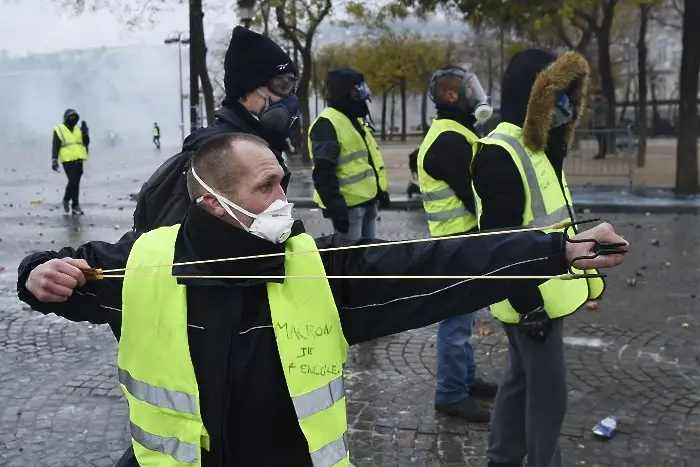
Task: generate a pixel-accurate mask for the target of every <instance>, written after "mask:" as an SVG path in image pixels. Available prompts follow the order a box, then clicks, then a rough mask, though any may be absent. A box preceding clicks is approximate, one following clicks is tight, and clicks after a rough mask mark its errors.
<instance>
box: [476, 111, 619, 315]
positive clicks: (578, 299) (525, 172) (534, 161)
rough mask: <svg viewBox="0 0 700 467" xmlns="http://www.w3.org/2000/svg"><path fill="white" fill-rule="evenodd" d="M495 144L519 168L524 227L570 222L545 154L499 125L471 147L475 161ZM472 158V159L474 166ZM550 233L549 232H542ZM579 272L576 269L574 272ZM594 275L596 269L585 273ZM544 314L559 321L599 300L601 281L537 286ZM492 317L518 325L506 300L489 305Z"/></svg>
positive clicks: (565, 191)
mask: <svg viewBox="0 0 700 467" xmlns="http://www.w3.org/2000/svg"><path fill="white" fill-rule="evenodd" d="M484 144H494V145H497V146H501V147H502V148H503V149H505V150H506V151H508V154H510V156H511V158H512V159H513V162H514V163H515V165H516V166H517V167H518V171H519V172H520V176H521V177H522V181H523V186H524V187H525V212H524V213H523V226H528V227H546V226H548V225H552V224H555V223H557V222H563V221H571V220H573V218H572V215H573V207H572V203H571V193H569V187H568V185H567V183H566V177H565V176H564V174H563V173H562V183H561V185H560V184H559V179H558V178H557V174H556V173H555V171H554V167H552V164H551V163H550V162H549V159H548V158H547V155H546V154H545V153H544V151H539V152H534V151H531V150H530V149H528V148H527V147H526V146H525V144H523V139H522V130H521V128H519V127H517V126H515V125H512V124H510V123H506V122H503V123H500V124H499V125H498V126H497V127H496V129H495V130H494V131H493V132H491V133H490V134H489V135H488V136H486V137H484V138H481V139H479V140H478V141H477V142H476V143H475V144H474V146H473V150H474V158H476V157H477V155H478V154H479V149H480V145H484ZM473 161H474V159H472V163H473ZM474 198H475V201H476V208H477V217H478V218H479V222H481V212H482V209H481V199H480V198H479V194H478V193H477V192H476V190H474ZM545 231H546V232H551V231H552V230H551V229H550V230H545ZM575 271H577V272H581V271H579V270H575ZM588 272H591V273H595V272H596V271H595V270H591V271H588ZM539 289H540V293H541V294H542V298H543V300H544V307H545V310H546V311H547V315H549V316H550V317H551V318H560V317H562V316H567V315H570V314H572V313H574V312H576V311H577V310H578V309H579V308H580V307H581V306H582V305H583V304H584V303H586V301H587V300H595V299H598V298H600V296H601V295H602V294H603V292H604V290H605V281H603V279H601V278H594V279H575V280H568V281H567V280H559V279H555V280H549V281H547V282H545V283H543V284H542V285H540V286H539ZM491 313H492V314H493V316H494V317H495V318H496V319H498V320H499V321H501V322H504V323H517V322H519V321H520V315H519V313H518V312H517V311H515V309H514V308H513V307H512V306H511V304H510V302H509V301H508V300H504V301H502V302H498V303H496V304H494V305H491Z"/></svg>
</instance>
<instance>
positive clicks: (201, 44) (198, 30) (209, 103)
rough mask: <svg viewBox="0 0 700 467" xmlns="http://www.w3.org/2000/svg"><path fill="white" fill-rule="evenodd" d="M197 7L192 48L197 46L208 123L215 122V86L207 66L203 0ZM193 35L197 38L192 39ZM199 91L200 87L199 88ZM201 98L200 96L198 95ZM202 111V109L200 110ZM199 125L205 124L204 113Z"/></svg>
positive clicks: (192, 30) (198, 0) (196, 56)
mask: <svg viewBox="0 0 700 467" xmlns="http://www.w3.org/2000/svg"><path fill="white" fill-rule="evenodd" d="M195 3H196V5H195V8H197V9H198V10H199V12H198V13H197V15H196V17H195V22H194V23H193V25H191V27H192V26H194V29H190V50H191V49H192V47H195V49H196V50H195V58H196V60H197V75H198V78H199V80H200V81H201V83H202V95H203V96H204V108H205V109H206V112H207V125H211V124H212V123H214V107H215V104H214V87H213V86H212V84H211V79H210V78H209V69H208V68H207V44H206V39H205V38H204V12H202V0H197V1H196V2H195ZM192 37H195V40H194V41H192ZM197 91H199V89H197ZM198 100H199V97H198ZM200 113H202V112H201V110H200ZM199 117H200V120H199V122H198V123H199V125H203V122H204V115H200V116H199Z"/></svg>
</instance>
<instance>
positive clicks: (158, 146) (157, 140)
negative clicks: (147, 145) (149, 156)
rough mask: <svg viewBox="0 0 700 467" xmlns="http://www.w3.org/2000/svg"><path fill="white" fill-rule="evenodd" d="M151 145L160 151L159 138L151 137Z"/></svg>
mask: <svg viewBox="0 0 700 467" xmlns="http://www.w3.org/2000/svg"><path fill="white" fill-rule="evenodd" d="M153 144H155V145H156V148H158V149H160V136H154V137H153Z"/></svg>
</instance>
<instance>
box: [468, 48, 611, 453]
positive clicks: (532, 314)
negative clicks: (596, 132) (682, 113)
mask: <svg viewBox="0 0 700 467" xmlns="http://www.w3.org/2000/svg"><path fill="white" fill-rule="evenodd" d="M588 81H589V67H588V63H587V62H586V59H585V58H584V57H583V56H581V55H580V54H578V53H576V52H567V53H565V54H563V55H562V56H561V57H559V58H557V56H555V55H553V54H552V53H550V52H546V51H543V50H538V49H529V50H525V51H523V52H520V53H518V54H516V55H515V56H514V57H513V58H512V60H511V61H510V63H509V65H508V67H507V69H506V72H505V75H504V77H503V86H502V91H501V93H502V94H501V99H502V100H501V123H500V124H499V125H498V126H497V127H496V129H495V130H494V131H493V132H492V133H490V134H489V135H488V136H487V137H485V138H482V139H480V140H479V141H478V142H477V144H476V145H475V146H474V159H473V162H472V177H473V184H474V190H475V197H476V204H477V212H478V216H479V226H480V228H481V229H494V228H504V227H519V226H533V227H543V228H544V227H546V226H549V225H552V224H555V223H557V222H561V221H565V220H571V219H573V218H574V209H573V207H572V204H571V194H570V193H569V190H568V187H567V184H566V177H565V175H564V172H563V170H562V166H563V161H564V157H565V156H566V153H567V150H568V147H569V145H570V143H571V141H572V138H573V134H574V129H575V127H576V124H577V120H578V116H579V115H581V112H582V107H583V105H584V103H585V100H586V95H587V87H588ZM603 287H604V285H603V281H602V279H595V280H581V281H568V282H567V281H547V282H545V283H544V284H542V283H536V282H533V283H530V282H529V281H523V282H522V283H521V287H519V288H518V290H516V292H515V293H513V294H510V295H509V300H506V301H502V302H499V303H494V304H493V305H491V312H492V314H493V316H494V317H495V318H496V319H498V320H499V321H501V322H503V324H504V327H505V331H506V334H507V335H508V339H509V341H510V347H509V357H510V365H509V368H508V372H507V374H506V376H505V378H504V379H503V381H502V382H501V385H500V388H499V391H498V395H497V396H496V403H495V406H494V413H493V417H492V419H491V440H490V444H489V450H488V457H489V461H490V464H489V465H490V466H510V465H521V464H522V462H523V459H524V458H525V456H526V455H527V459H528V465H536V466H541V467H559V466H561V465H562V464H561V453H560V451H559V444H558V441H559V433H560V431H561V427H562V423H563V421H564V415H565V413H566V399H567V386H566V366H565V364H564V343H563V320H562V319H561V318H563V317H565V316H567V315H570V314H572V313H574V312H576V310H578V309H579V308H580V307H581V306H582V305H583V304H584V303H586V301H587V300H589V299H596V298H598V297H599V296H600V295H601V294H602V292H603Z"/></svg>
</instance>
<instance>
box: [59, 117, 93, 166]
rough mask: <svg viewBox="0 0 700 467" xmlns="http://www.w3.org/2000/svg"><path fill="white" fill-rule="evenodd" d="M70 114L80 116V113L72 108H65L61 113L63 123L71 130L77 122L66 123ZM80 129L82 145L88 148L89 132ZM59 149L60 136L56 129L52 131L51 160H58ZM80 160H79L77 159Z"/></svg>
mask: <svg viewBox="0 0 700 467" xmlns="http://www.w3.org/2000/svg"><path fill="white" fill-rule="evenodd" d="M71 115H75V116H76V117H78V119H79V118H80V115H78V113H77V112H76V111H75V110H73V109H67V110H66V111H65V112H64V113H63V124H64V125H66V127H68V129H69V130H70V131H73V128H75V125H76V124H77V123H78V122H77V121H75V122H71V123H68V117H70V116H71ZM81 131H82V134H83V146H85V149H86V150H88V149H89V148H90V133H88V132H87V131H83V130H81ZM60 151H61V138H59V137H58V133H56V131H54V132H53V140H52V141H51V160H52V161H56V160H58V153H59V152H60ZM77 162H80V161H77Z"/></svg>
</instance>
